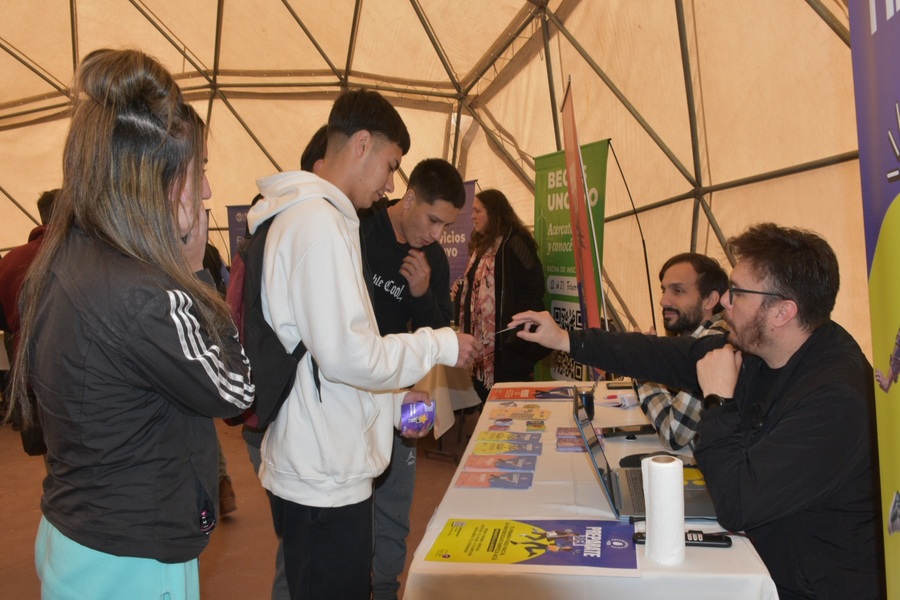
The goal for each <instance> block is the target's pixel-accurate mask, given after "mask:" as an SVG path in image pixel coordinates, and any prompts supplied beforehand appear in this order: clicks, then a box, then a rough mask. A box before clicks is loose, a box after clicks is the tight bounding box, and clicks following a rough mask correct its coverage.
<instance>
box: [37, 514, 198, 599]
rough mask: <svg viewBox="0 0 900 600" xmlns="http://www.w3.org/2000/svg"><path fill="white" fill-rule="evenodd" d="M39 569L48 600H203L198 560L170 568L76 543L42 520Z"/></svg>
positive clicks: (38, 553)
mask: <svg viewBox="0 0 900 600" xmlns="http://www.w3.org/2000/svg"><path fill="white" fill-rule="evenodd" d="M34 563H35V567H36V568H37V574H38V578H39V579H40V580H41V598H42V600H120V599H121V598H129V599H131V600H199V599H200V576H199V573H198V568H197V559H194V560H191V561H188V562H186V563H178V564H166V563H161V562H159V561H158V560H154V559H152V558H136V557H133V556H114V555H112V554H106V553H105V552H98V551H97V550H92V549H90V548H87V547H85V546H82V545H81V544H79V543H77V542H74V541H72V540H71V539H69V538H67V537H66V536H64V535H63V534H62V533H60V531H59V530H58V529H57V528H56V527H54V526H53V525H51V524H50V522H49V521H47V519H45V518H43V517H42V518H41V524H40V526H39V527H38V534H37V540H36V541H35V544H34Z"/></svg>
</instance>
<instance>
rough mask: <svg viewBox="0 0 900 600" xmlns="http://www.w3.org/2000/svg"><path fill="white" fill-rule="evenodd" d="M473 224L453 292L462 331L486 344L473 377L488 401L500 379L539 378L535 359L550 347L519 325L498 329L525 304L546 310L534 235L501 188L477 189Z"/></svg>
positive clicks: (473, 369)
mask: <svg viewBox="0 0 900 600" xmlns="http://www.w3.org/2000/svg"><path fill="white" fill-rule="evenodd" d="M472 224H473V226H474V231H473V232H472V238H471V240H470V241H469V264H468V265H467V266H466V272H465V274H464V275H463V276H462V277H461V278H460V279H459V280H458V281H457V282H456V283H455V284H454V286H453V290H452V294H453V298H454V301H455V302H456V303H457V305H458V306H459V311H458V313H457V323H458V324H459V328H460V331H463V332H465V333H470V334H472V335H473V336H475V338H476V339H480V340H481V343H482V346H483V349H482V353H481V356H480V357H479V358H478V359H476V361H475V363H474V364H473V365H472V383H473V384H474V386H475V391H476V392H477V393H478V395H479V397H481V400H482V402H483V401H484V400H485V399H486V398H487V395H488V393H489V392H490V390H491V387H493V385H494V383H496V382H500V381H531V380H532V379H534V365H535V363H537V361H539V360H540V359H541V358H543V357H544V356H546V355H547V354H548V353H549V351H548V350H546V349H545V348H542V347H541V346H539V345H537V344H533V343H531V342H526V341H525V340H523V339H520V338H518V337H516V332H515V331H507V332H504V333H500V334H498V335H495V332H498V331H501V330H503V329H505V328H506V324H507V323H509V321H510V319H512V316H513V315H514V314H516V313H518V312H519V311H521V310H526V309H525V307H532V308H531V309H530V310H546V309H545V308H544V271H543V267H542V266H541V260H540V258H538V254H537V243H536V242H535V241H534V236H532V235H531V233H530V232H529V231H528V230H527V229H525V225H523V224H522V220H521V219H520V218H519V217H518V215H516V213H515V211H514V210H513V208H512V206H511V205H510V203H509V200H507V199H506V196H504V195H503V193H502V192H501V191H499V190H493V189H491V190H484V191H482V192H480V193H478V194H475V203H474V205H473V207H472Z"/></svg>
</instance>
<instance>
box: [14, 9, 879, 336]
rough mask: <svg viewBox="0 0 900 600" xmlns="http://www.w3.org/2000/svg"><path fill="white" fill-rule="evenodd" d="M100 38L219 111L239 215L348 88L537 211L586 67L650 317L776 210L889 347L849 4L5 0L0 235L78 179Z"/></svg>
mask: <svg viewBox="0 0 900 600" xmlns="http://www.w3.org/2000/svg"><path fill="white" fill-rule="evenodd" d="M99 47H114V48H115V47H136V48H140V49H142V50H144V51H145V52H147V53H149V54H151V55H153V56H155V57H157V58H158V59H160V60H161V61H162V62H163V63H164V64H165V65H166V66H167V67H168V68H169V69H170V70H171V71H172V72H173V73H175V74H176V75H177V77H178V78H179V80H180V82H181V84H182V86H183V89H184V91H185V93H186V95H187V96H188V97H189V98H190V100H191V101H192V102H193V103H194V105H195V107H196V108H197V109H198V110H199V112H200V113H201V114H202V115H204V116H205V118H206V120H207V122H208V123H209V125H210V130H211V137H210V140H209V154H210V164H209V168H208V173H209V179H210V182H211V184H212V188H213V199H212V200H211V201H210V203H209V204H210V206H211V207H212V209H213V217H214V222H213V225H214V226H215V225H217V224H218V225H219V226H223V227H224V226H225V224H226V210H225V207H226V206H228V205H232V204H244V203H246V202H247V201H248V200H249V199H250V198H252V196H253V195H254V193H255V186H254V180H255V178H256V177H258V176H261V175H266V174H271V173H273V172H275V171H278V170H289V169H295V168H297V166H298V162H299V155H300V152H301V150H302V149H303V147H304V146H305V144H306V141H307V140H308V139H309V137H310V136H311V135H312V133H313V132H314V131H315V129H316V128H317V127H318V126H319V125H320V124H322V123H323V122H324V121H325V120H326V118H327V115H328V111H329V108H330V105H331V102H332V101H333V99H334V98H335V97H336V95H337V94H338V93H339V92H340V90H341V89H342V88H344V87H347V86H349V87H358V86H365V87H370V88H373V89H377V90H379V91H380V92H382V93H383V94H384V95H385V96H386V97H388V98H389V99H390V101H391V102H392V103H394V104H395V106H397V108H398V110H399V111H400V113H401V115H402V116H403V118H404V120H405V121H406V123H407V125H408V127H409V129H410V132H411V136H412V149H411V151H410V153H409V154H408V155H407V157H405V158H404V161H403V165H402V170H403V171H404V172H409V170H410V169H411V168H412V166H413V165H415V164H416V163H417V162H418V161H419V160H421V159H423V158H427V157H432V156H440V157H444V158H446V159H448V160H451V161H453V162H454V163H455V164H457V165H458V167H459V169H460V171H461V172H462V174H463V176H464V178H465V179H477V180H478V186H479V187H481V188H488V187H497V188H499V189H501V190H503V191H504V192H505V193H506V194H507V196H509V197H510V199H511V200H512V201H513V203H514V205H515V207H516V209H517V211H518V213H519V214H520V216H521V217H522V218H523V220H525V221H526V222H527V223H532V222H533V214H534V210H533V203H534V188H533V182H534V160H533V158H534V157H535V156H540V155H543V154H547V153H550V152H555V151H557V150H558V149H560V146H559V142H558V139H560V137H561V134H559V133H558V132H557V130H556V128H555V121H556V119H555V116H554V115H555V114H556V113H557V112H558V105H559V104H560V103H561V101H562V96H563V93H564V91H565V87H566V82H567V81H569V80H571V82H572V91H573V94H574V100H575V109H576V115H577V121H578V128H579V138H580V141H581V142H582V143H586V142H591V141H596V140H600V139H605V138H611V139H612V144H613V148H614V150H615V155H616V157H617V159H618V164H619V165H621V170H622V173H623V174H624V178H623V177H622V175H620V173H619V169H618V167H617V164H616V161H615V160H611V162H610V167H609V177H608V194H607V217H608V218H609V222H608V223H607V229H606V232H607V235H606V240H605V249H604V253H605V258H604V264H605V267H606V270H607V271H608V274H609V279H610V281H611V282H612V283H613V284H614V285H615V287H616V288H617V290H618V291H619V292H620V293H621V295H622V297H623V298H624V300H625V305H626V306H627V307H628V309H630V311H631V313H633V314H634V316H635V318H636V320H637V322H638V324H639V326H640V327H641V328H642V329H646V328H647V327H649V325H650V324H651V318H650V315H651V313H652V312H653V311H657V312H658V308H657V306H656V301H657V299H658V291H657V288H658V286H657V280H656V272H657V271H658V268H659V266H660V265H661V264H662V262H663V261H664V260H665V259H666V258H668V256H670V255H672V254H674V253H676V252H682V251H687V250H690V249H697V250H698V251H701V252H706V253H709V254H711V255H712V256H715V257H716V258H719V259H720V260H721V261H722V262H723V263H725V264H726V266H727V258H726V256H725V254H724V252H723V250H722V247H721V243H720V242H721V240H722V239H724V238H725V237H728V236H730V235H734V234H736V233H739V232H740V231H742V230H743V229H745V228H746V226H747V225H749V224H752V223H756V222H760V221H775V222H777V223H780V224H785V225H791V226H802V227H806V228H809V229H812V230H815V231H818V232H820V233H821V234H823V235H824V236H825V237H826V238H827V239H828V240H829V241H830V242H831V244H832V245H833V246H834V247H835V249H836V250H837V252H838V255H839V259H840V263H841V270H842V273H843V276H844V277H843V278H844V281H843V285H842V291H841V293H840V295H839V297H838V306H837V308H836V311H835V318H836V319H837V320H838V321H839V322H842V323H843V324H845V326H847V327H848V329H849V330H850V331H851V333H853V334H854V335H855V336H856V338H857V339H858V340H859V341H860V343H861V345H862V346H863V348H864V349H866V350H867V351H868V348H869V346H870V337H871V336H870V333H869V320H868V302H867V286H866V263H865V255H864V245H863V232H862V214H861V192H860V182H859V170H858V158H857V156H858V152H857V141H856V129H855V113H854V99H853V84H852V72H851V61H850V42H849V33H848V17H847V7H846V0H758V1H756V2H739V1H737V0H489V1H485V0H452V1H450V0H328V1H325V0H254V1H252V2H249V1H237V0H232V1H229V0H177V1H176V0H29V1H28V2H22V1H20V0H0V82H2V85H0V214H2V215H3V220H4V224H5V227H4V228H3V229H2V230H0V251H2V250H3V249H7V248H9V247H12V246H15V245H18V244H20V243H23V241H24V240H25V238H26V236H27V232H28V231H29V230H30V228H31V227H33V226H34V223H35V219H36V218H37V211H36V208H35V201H36V199H37V196H38V194H39V193H40V192H41V191H42V190H45V189H49V188H53V187H57V186H58V185H59V183H60V180H61V175H62V168H61V156H60V152H61V148H62V143H63V139H64V137H65V134H66V128H67V117H66V110H67V107H68V105H69V100H70V99H69V96H68V94H69V83H70V82H71V79H72V75H73V72H74V68H75V66H76V65H77V63H78V62H79V60H80V58H81V57H82V56H84V55H85V54H86V53H87V52H90V51H91V50H93V49H96V48H99ZM626 183H627V187H628V189H629V190H630V192H631V197H633V201H634V203H635V205H636V207H637V209H638V211H639V215H640V217H639V218H640V225H641V229H642V230H643V234H644V236H645V237H646V245H647V251H648V255H649V266H650V270H651V281H652V288H653V294H654V297H653V300H652V302H653V304H651V299H650V298H649V297H648V290H647V281H646V279H647V278H646V276H645V274H644V258H643V254H642V245H641V241H640V237H639V231H638V226H637V220H636V218H635V217H634V216H633V215H631V214H629V213H630V212H631V211H632V208H631V200H630V198H629V195H628V193H627V191H626ZM397 187H398V188H402V187H403V182H402V181H398V182H397ZM399 191H402V189H401V190H398V192H399ZM212 237H213V241H214V242H215V243H217V245H219V246H221V247H222V248H223V250H226V252H227V249H226V248H225V242H224V239H217V236H216V234H213V235H212Z"/></svg>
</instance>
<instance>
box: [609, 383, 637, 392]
mask: <svg viewBox="0 0 900 600" xmlns="http://www.w3.org/2000/svg"><path fill="white" fill-rule="evenodd" d="M606 389H608V390H633V389H634V383H633V382H631V381H609V382H607V384H606Z"/></svg>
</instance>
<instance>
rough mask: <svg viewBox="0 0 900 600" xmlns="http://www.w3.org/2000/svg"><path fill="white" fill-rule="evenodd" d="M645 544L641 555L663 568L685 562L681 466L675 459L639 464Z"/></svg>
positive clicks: (658, 458)
mask: <svg viewBox="0 0 900 600" xmlns="http://www.w3.org/2000/svg"><path fill="white" fill-rule="evenodd" d="M641 470H642V471H643V475H644V503H645V504H646V507H647V521H646V526H647V541H646V545H645V546H644V556H646V557H647V558H649V559H650V560H652V561H654V562H657V563H660V564H663V565H677V564H680V563H682V562H684V463H682V462H681V460H680V459H678V458H675V457H674V456H650V457H647V458H645V459H644V460H642V461H641Z"/></svg>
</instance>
